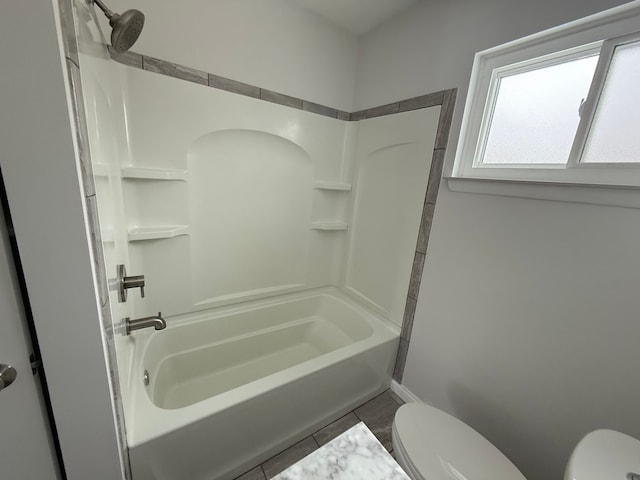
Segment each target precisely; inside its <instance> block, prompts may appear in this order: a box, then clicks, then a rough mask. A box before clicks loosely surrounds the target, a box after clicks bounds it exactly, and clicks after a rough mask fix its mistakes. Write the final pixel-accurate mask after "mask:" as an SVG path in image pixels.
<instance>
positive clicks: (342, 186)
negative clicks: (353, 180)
mask: <svg viewBox="0 0 640 480" xmlns="http://www.w3.org/2000/svg"><path fill="white" fill-rule="evenodd" d="M313 188H315V189H316V190H332V191H334V192H350V191H351V184H350V183H326V182H316V183H315V184H314V185H313Z"/></svg>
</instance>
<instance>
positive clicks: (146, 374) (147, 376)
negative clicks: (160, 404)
mask: <svg viewBox="0 0 640 480" xmlns="http://www.w3.org/2000/svg"><path fill="white" fill-rule="evenodd" d="M142 381H143V382H144V385H145V387H146V386H147V385H149V372H148V371H147V370H145V371H144V376H143V377H142Z"/></svg>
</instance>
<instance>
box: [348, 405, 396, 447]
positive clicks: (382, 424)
mask: <svg viewBox="0 0 640 480" xmlns="http://www.w3.org/2000/svg"><path fill="white" fill-rule="evenodd" d="M398 408H400V405H398V402H396V401H395V400H394V398H393V397H392V396H391V395H389V393H388V392H384V393H382V394H380V395H378V396H377V397H376V398H374V399H373V400H369V401H368V402H367V403H365V404H364V405H362V406H361V407H358V408H356V409H355V413H356V415H357V416H358V418H359V419H360V420H362V421H363V422H364V423H365V425H366V426H367V427H369V430H371V431H372V432H373V434H374V435H375V436H376V438H377V439H378V440H379V441H380V443H382V445H383V446H384V448H386V449H387V450H388V451H389V450H391V449H392V448H393V446H392V443H391V425H392V423H393V416H394V415H395V413H396V410H398Z"/></svg>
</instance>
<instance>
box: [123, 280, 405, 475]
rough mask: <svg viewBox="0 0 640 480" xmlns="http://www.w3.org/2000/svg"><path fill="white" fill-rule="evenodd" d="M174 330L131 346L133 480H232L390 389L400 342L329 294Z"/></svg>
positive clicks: (239, 310) (183, 320)
mask: <svg viewBox="0 0 640 480" xmlns="http://www.w3.org/2000/svg"><path fill="white" fill-rule="evenodd" d="M168 325H169V326H168V327H167V328H166V329H165V330H163V331H160V332H153V333H152V332H145V333H144V334H143V335H140V336H139V338H137V339H136V341H137V342H138V343H137V345H136V352H135V358H134V362H133V377H134V378H133V380H134V381H133V382H132V388H131V390H130V392H131V395H132V398H131V405H132V406H133V413H132V415H131V418H130V419H128V422H127V427H128V428H127V437H128V443H129V453H130V459H131V466H132V469H133V472H134V478H135V480H185V479H188V480H200V479H202V480H204V479H206V480H214V479H221V480H225V479H232V478H235V477H236V476H237V475H239V474H241V473H243V472H244V471H246V470H248V469H249V468H251V467H253V466H255V465H257V464H259V463H261V462H263V461H264V460H266V459H268V458H269V457H271V456H273V455H274V454H276V453H278V452H279V451H281V450H282V449H284V448H286V447H287V446H289V445H290V444H291V443H292V441H297V440H300V439H302V438H304V437H305V436H307V435H309V434H311V433H313V432H314V431H316V430H317V429H319V428H321V427H322V426H324V425H326V424H327V423H329V422H331V421H333V420H335V419H337V418H339V417H340V416H342V415H344V414H345V413H347V412H349V411H350V410H352V409H353V408H355V407H356V406H357V405H359V404H361V403H363V402H364V401H366V400H368V399H369V398H372V397H373V396H375V395H377V394H378V393H380V392H381V391H383V390H384V389H386V388H388V386H389V383H390V380H391V373H392V368H393V362H394V359H395V354H396V349H397V345H398V339H399V331H398V328H397V327H395V326H394V325H392V324H390V323H389V322H387V321H385V320H383V319H381V318H380V317H377V316H376V315H375V314H374V313H372V312H370V311H369V310H366V309H365V308H363V307H362V306H360V305H359V304H357V303H356V302H355V301H354V300H353V299H351V298H350V297H348V296H346V295H344V294H343V293H341V292H340V291H339V290H337V289H334V288H325V289H319V290H313V291H308V292H305V293H296V294H291V295H283V296H279V297H277V298H272V299H267V300H263V301H253V302H247V303H246V304H243V305H241V306H234V307H225V308H220V309H216V310H213V311H209V312H207V313H205V314H203V313H198V314H190V315H185V316H181V317H175V318H172V319H169V322H168ZM145 371H147V372H148V373H149V382H148V385H146V386H145V384H144V381H143V374H144V372H145Z"/></svg>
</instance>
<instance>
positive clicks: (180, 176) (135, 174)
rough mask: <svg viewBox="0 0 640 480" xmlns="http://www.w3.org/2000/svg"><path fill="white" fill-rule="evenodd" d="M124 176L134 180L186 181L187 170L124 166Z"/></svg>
mask: <svg viewBox="0 0 640 480" xmlns="http://www.w3.org/2000/svg"><path fill="white" fill-rule="evenodd" d="M122 178H130V179H133V180H179V181H183V182H186V181H187V172H186V171H185V170H164V169H160V168H137V167H124V168H123V169H122Z"/></svg>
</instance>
